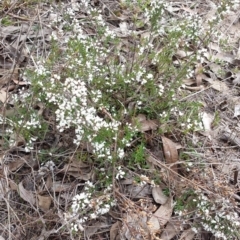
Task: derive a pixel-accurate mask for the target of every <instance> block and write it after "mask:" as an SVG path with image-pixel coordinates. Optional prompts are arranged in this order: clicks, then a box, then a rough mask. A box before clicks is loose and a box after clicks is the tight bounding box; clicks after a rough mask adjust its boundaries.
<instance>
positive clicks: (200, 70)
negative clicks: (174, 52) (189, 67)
mask: <svg viewBox="0 0 240 240" xmlns="http://www.w3.org/2000/svg"><path fill="white" fill-rule="evenodd" d="M195 76H196V82H197V86H200V85H201V84H202V78H203V66H202V64H201V63H199V64H197V66H196V69H195Z"/></svg>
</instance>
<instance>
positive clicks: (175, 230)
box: [160, 220, 182, 240]
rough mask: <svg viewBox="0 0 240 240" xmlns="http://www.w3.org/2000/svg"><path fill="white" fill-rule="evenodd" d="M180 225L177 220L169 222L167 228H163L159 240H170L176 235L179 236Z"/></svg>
mask: <svg viewBox="0 0 240 240" xmlns="http://www.w3.org/2000/svg"><path fill="white" fill-rule="evenodd" d="M181 224H182V222H181V221H179V220H170V221H169V222H168V223H167V226H166V227H165V228H164V230H163V232H162V234H161V236H160V239H161V240H170V239H172V238H174V237H175V236H176V235H177V234H179V232H180V230H181V228H180V227H181Z"/></svg>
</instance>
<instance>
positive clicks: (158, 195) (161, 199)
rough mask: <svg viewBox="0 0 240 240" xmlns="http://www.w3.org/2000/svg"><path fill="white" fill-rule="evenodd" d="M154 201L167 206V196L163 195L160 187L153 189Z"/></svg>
mask: <svg viewBox="0 0 240 240" xmlns="http://www.w3.org/2000/svg"><path fill="white" fill-rule="evenodd" d="M152 195H153V199H154V201H155V202H156V203H159V204H165V203H166V202H167V200H168V198H167V196H166V195H165V194H164V193H163V191H162V189H161V188H160V187H154V188H153V189H152Z"/></svg>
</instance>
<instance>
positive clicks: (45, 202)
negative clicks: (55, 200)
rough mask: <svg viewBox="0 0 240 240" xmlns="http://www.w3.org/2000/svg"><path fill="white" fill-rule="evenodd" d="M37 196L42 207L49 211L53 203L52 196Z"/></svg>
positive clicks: (43, 209)
mask: <svg viewBox="0 0 240 240" xmlns="http://www.w3.org/2000/svg"><path fill="white" fill-rule="evenodd" d="M37 198H38V205H39V207H40V209H41V210H42V211H44V212H46V211H48V210H49V208H50V206H51V203H52V200H51V197H50V196H41V195H37Z"/></svg>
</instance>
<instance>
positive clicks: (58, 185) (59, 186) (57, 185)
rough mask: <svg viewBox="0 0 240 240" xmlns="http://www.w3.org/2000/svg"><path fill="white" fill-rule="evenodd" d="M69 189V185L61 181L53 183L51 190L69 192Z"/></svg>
mask: <svg viewBox="0 0 240 240" xmlns="http://www.w3.org/2000/svg"><path fill="white" fill-rule="evenodd" d="M70 187H71V184H69V183H62V182H61V181H59V182H53V186H52V190H53V191H54V192H64V191H67V190H69V189H70Z"/></svg>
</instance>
